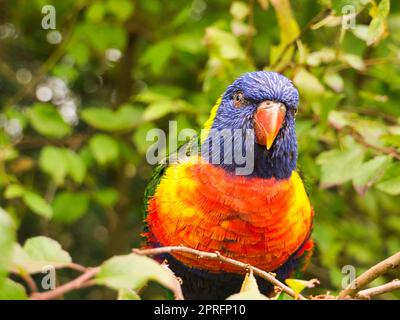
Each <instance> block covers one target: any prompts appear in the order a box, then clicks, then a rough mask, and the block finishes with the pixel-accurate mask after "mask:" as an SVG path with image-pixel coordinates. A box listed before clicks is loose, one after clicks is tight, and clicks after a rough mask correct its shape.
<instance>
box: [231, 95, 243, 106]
mask: <svg viewBox="0 0 400 320" xmlns="http://www.w3.org/2000/svg"><path fill="white" fill-rule="evenodd" d="M232 99H233V104H234V105H235V107H236V108H240V107H242V106H243V105H244V104H245V102H246V99H245V98H244V95H243V92H236V93H235V94H234V95H233V98H232Z"/></svg>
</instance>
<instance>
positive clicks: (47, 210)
mask: <svg viewBox="0 0 400 320" xmlns="http://www.w3.org/2000/svg"><path fill="white" fill-rule="evenodd" d="M23 200H24V203H25V204H26V205H27V207H28V208H29V209H31V210H32V211H33V212H34V213H36V214H38V215H40V216H42V217H44V218H47V219H50V218H51V217H52V215H53V209H52V207H51V206H50V205H49V204H48V203H47V202H46V201H45V200H44V199H43V198H42V197H41V196H40V195H38V194H37V193H34V192H31V191H26V192H25V193H24V195H23Z"/></svg>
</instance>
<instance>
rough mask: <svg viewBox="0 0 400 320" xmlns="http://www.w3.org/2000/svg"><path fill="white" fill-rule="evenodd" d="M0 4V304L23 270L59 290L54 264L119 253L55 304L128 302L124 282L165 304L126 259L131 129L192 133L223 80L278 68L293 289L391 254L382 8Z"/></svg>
mask: <svg viewBox="0 0 400 320" xmlns="http://www.w3.org/2000/svg"><path fill="white" fill-rule="evenodd" d="M47 4H52V5H54V6H55V8H56V17H57V29H56V30H44V29H43V28H42V27H41V21H42V18H43V17H44V15H43V14H42V13H41V10H42V7H43V6H44V5H47ZM348 4H351V5H352V6H353V7H354V8H355V10H356V18H355V22H356V23H355V27H354V28H351V29H345V28H342V22H343V16H342V13H348V12H343V11H342V10H344V9H343V8H348V7H345V6H346V5H348ZM0 7H1V10H0V106H1V110H0V127H1V130H0V206H1V208H2V209H1V211H0V252H1V256H0V297H1V298H14V299H17V298H20V299H23V298H26V295H27V293H29V288H28V287H27V286H26V285H25V282H24V281H22V279H26V278H27V275H28V274H32V276H33V279H34V280H35V281H36V283H37V285H40V281H41V279H42V278H43V274H42V273H41V270H42V267H43V265H46V264H52V265H55V266H57V268H60V269H62V270H60V271H57V281H58V283H64V282H66V281H69V280H71V279H72V278H74V277H76V270H71V268H72V269H74V268H73V263H72V260H73V261H74V262H76V263H79V264H81V265H85V266H97V265H100V264H102V263H103V261H105V260H107V259H109V258H111V257H114V256H116V255H123V256H118V257H114V258H111V260H108V261H107V262H106V263H105V264H104V265H103V266H102V269H101V272H100V273H99V274H98V276H97V278H96V279H97V280H96V283H97V284H99V286H95V287H91V288H87V289H83V290H80V291H76V292H71V293H68V294H66V295H65V297H66V298H82V299H104V298H115V297H117V293H116V290H117V291H118V296H119V298H127V299H136V298H138V295H137V293H136V291H130V289H140V288H142V287H143V286H144V284H145V283H146V282H147V281H148V280H154V281H153V282H152V283H151V284H150V285H149V286H146V287H145V288H144V289H142V290H140V295H141V296H142V298H150V299H157V298H162V297H167V296H168V293H167V292H166V290H164V289H162V287H161V286H159V285H156V284H154V282H159V283H161V284H162V285H163V286H164V287H167V288H168V287H169V285H170V284H169V283H168V280H166V279H167V278H163V277H162V275H161V273H160V270H159V269H157V266H155V265H153V264H152V261H150V260H149V259H140V257H137V256H134V255H133V256H132V255H127V254H128V253H129V251H130V249H131V248H133V247H138V246H140V233H141V230H142V221H141V219H142V198H143V196H142V195H143V190H144V187H145V185H146V183H147V181H148V179H149V176H150V174H151V171H152V167H151V166H150V165H149V164H148V163H147V162H146V157H145V154H146V150H147V148H148V146H149V143H151V142H146V140H145V137H146V133H147V131H148V130H149V129H151V128H162V129H164V130H167V129H168V120H177V121H178V129H182V128H196V129H198V128H201V126H202V124H203V123H204V121H205V120H206V118H207V115H208V112H209V110H210V107H211V106H212V105H213V104H214V103H215V101H216V99H217V97H218V96H219V95H220V94H221V93H222V92H223V91H224V90H225V87H226V86H227V85H228V84H229V83H230V82H231V81H232V80H233V79H234V78H236V77H237V76H239V75H240V74H241V73H243V72H246V71H252V70H260V69H265V70H275V71H279V72H282V73H284V74H285V75H286V76H288V77H289V78H291V79H292V80H293V81H294V83H295V84H296V86H297V87H298V89H299V91H300V95H301V107H300V112H299V114H298V116H297V124H296V126H297V134H298V139H299V146H300V155H299V167H300V169H301V171H302V172H303V173H304V176H305V177H306V185H307V189H308V192H309V194H310V197H311V201H312V204H313V206H314V208H315V213H316V215H315V227H314V238H315V240H316V242H317V249H316V253H315V255H314V258H313V260H312V263H311V265H310V267H309V271H308V273H307V274H306V275H305V276H304V278H305V279H309V278H314V277H316V278H318V279H319V280H320V281H321V285H320V286H319V287H318V289H313V293H318V292H325V291H326V290H330V291H331V292H337V291H338V290H340V288H341V283H342V279H343V274H342V273H341V269H342V267H343V266H344V265H353V266H355V268H356V271H357V274H360V273H361V272H362V271H364V270H365V269H366V268H368V267H370V266H372V265H373V264H375V263H376V262H378V261H380V260H382V259H384V258H385V257H387V256H388V255H391V254H393V253H395V252H396V251H398V250H399V248H400V237H399V233H400V216H399V194H400V163H399V160H400V121H399V119H400V91H399V89H400V68H399V62H400V37H399V35H400V3H399V2H398V1H392V2H391V3H390V2H389V0H380V1H373V0H354V1H350V0H349V1H346V0H339V1H335V0H320V1H311V0H302V1H288V0H282V1H278V0H257V1H256V0H249V1H234V2H231V1H226V0H213V1H206V0H193V1H187V0H174V1H134V0H133V1H130V0H119V1H111V0H99V1H88V0H79V1H72V0H65V1H62V2H61V1H50V0H32V1H24V0H14V1H10V0H1V1H0ZM344 23H345V24H346V23H351V21H350V20H345V21H344ZM50 239H53V240H50ZM17 243H20V245H18V244H17ZM60 245H61V247H60ZM71 257H72V258H71ZM71 259H72V260H71ZM130 267H135V268H136V269H137V270H139V271H141V272H139V271H138V272H137V274H136V273H135V274H132V272H130V271H129V270H130V269H132V268H130ZM138 268H139V269H138ZM154 268H155V269H154ZM75 269H76V268H75ZM121 275H125V276H126V278H121ZM392 276H398V275H391V276H389V278H391V277H392ZM383 282H385V280H384V279H380V280H377V281H375V282H374V284H380V283H383ZM383 297H384V298H388V299H389V298H396V297H397V298H399V297H400V296H399V295H398V293H397V296H396V294H395V293H391V294H386V295H385V296H383Z"/></svg>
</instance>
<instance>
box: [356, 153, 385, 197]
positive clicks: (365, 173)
mask: <svg viewBox="0 0 400 320" xmlns="http://www.w3.org/2000/svg"><path fill="white" fill-rule="evenodd" d="M390 162H391V158H390V157H389V156H385V155H382V156H377V157H375V158H374V159H372V160H369V161H367V162H365V163H363V164H362V165H361V166H360V167H359V168H358V170H357V171H356V173H355V174H354V177H353V186H354V189H356V191H357V192H358V193H359V194H361V195H364V194H365V192H366V191H367V189H368V188H370V187H371V186H372V185H373V184H374V183H375V182H376V181H378V180H379V179H380V178H381V177H382V176H383V174H384V173H385V170H386V168H387V167H388V165H389V164H390Z"/></svg>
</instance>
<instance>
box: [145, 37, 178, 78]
mask: <svg viewBox="0 0 400 320" xmlns="http://www.w3.org/2000/svg"><path fill="white" fill-rule="evenodd" d="M173 52H174V48H173V47H172V43H171V41H169V40H162V41H159V42H157V43H155V44H153V45H152V46H149V47H148V49H147V50H146V51H145V52H144V53H143V55H142V57H141V59H140V62H141V63H142V64H143V65H146V66H147V65H149V66H150V68H151V71H152V72H153V73H154V74H161V73H162V72H163V71H164V70H165V68H166V66H167V63H168V61H169V60H170V58H171V56H172V54H173Z"/></svg>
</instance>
